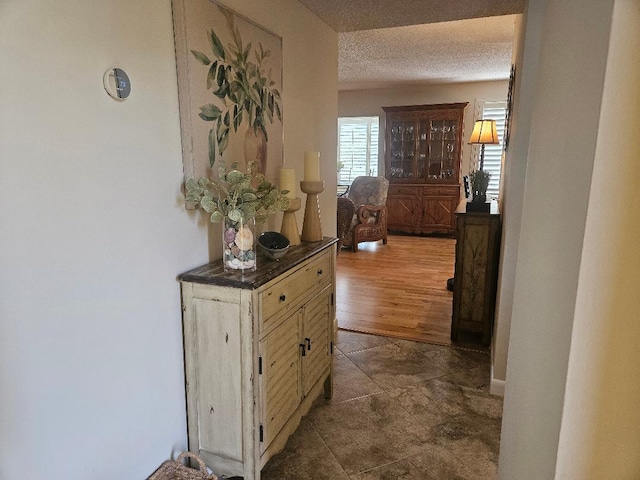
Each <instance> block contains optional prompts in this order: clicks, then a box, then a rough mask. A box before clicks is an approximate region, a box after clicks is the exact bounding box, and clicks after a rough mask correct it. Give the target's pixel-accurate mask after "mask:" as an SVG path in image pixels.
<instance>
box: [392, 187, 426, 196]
mask: <svg viewBox="0 0 640 480" xmlns="http://www.w3.org/2000/svg"><path fill="white" fill-rule="evenodd" d="M421 191H422V187H409V186H405V185H394V184H390V185H389V195H412V196H415V195H420V192H421Z"/></svg>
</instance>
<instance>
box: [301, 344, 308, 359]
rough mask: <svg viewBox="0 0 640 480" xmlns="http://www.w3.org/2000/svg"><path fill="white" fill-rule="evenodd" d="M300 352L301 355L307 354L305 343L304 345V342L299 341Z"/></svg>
mask: <svg viewBox="0 0 640 480" xmlns="http://www.w3.org/2000/svg"><path fill="white" fill-rule="evenodd" d="M300 353H301V355H302V356H303V357H306V356H307V350H306V349H305V345H304V343H301V344H300Z"/></svg>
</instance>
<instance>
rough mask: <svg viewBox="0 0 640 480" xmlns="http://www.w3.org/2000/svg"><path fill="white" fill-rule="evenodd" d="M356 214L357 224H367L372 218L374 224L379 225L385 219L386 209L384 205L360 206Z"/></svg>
mask: <svg viewBox="0 0 640 480" xmlns="http://www.w3.org/2000/svg"><path fill="white" fill-rule="evenodd" d="M356 213H357V214H358V223H368V222H369V217H374V218H375V219H376V221H375V223H380V222H381V221H382V220H384V219H386V217H387V207H386V206H385V205H360V206H359V207H358V211H357V212H356Z"/></svg>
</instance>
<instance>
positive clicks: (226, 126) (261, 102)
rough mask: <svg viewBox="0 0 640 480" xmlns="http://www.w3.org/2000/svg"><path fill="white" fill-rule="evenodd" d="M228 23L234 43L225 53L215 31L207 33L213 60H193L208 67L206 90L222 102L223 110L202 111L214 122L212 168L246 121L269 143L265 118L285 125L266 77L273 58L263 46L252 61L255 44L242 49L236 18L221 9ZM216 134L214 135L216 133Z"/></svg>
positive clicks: (209, 106)
mask: <svg viewBox="0 0 640 480" xmlns="http://www.w3.org/2000/svg"><path fill="white" fill-rule="evenodd" d="M220 11H221V12H222V13H223V14H224V16H225V17H226V20H227V26H228V28H229V31H230V32H231V35H232V38H233V42H232V43H229V44H227V48H226V49H225V47H224V45H222V42H221V41H220V38H219V37H218V36H217V35H216V33H215V32H214V31H213V30H210V31H209V32H208V34H209V35H208V37H209V45H210V47H211V51H212V53H213V56H214V59H213V60H212V59H210V58H209V57H208V56H207V55H206V54H204V53H202V52H198V51H195V50H191V53H192V54H193V56H194V57H195V58H196V60H198V62H200V63H201V64H202V65H204V66H208V67H209V70H208V72H207V90H212V91H213V95H215V96H216V97H218V98H219V99H221V100H222V102H223V104H224V106H223V107H222V108H220V107H218V106H216V105H214V104H212V103H210V104H207V105H203V106H202V107H200V114H199V115H200V118H202V119H203V120H204V121H206V122H215V125H214V127H212V128H211V130H210V131H209V164H210V165H211V166H213V164H214V162H215V158H216V145H217V147H218V154H219V155H222V154H223V153H224V151H225V150H226V148H227V146H228V145H229V131H230V130H231V129H232V128H233V131H234V132H237V131H238V126H239V125H240V124H241V123H242V121H243V119H245V118H246V119H247V121H248V122H249V125H250V127H251V128H253V129H254V131H255V132H256V133H257V131H258V130H260V131H262V133H263V134H264V138H265V139H266V140H267V141H268V137H267V130H266V128H265V125H266V124H265V117H266V120H268V121H269V123H273V118H274V116H275V117H277V118H278V120H280V121H282V111H281V109H280V101H281V96H280V92H279V91H278V89H277V88H274V86H275V82H274V81H273V80H272V79H271V73H272V72H271V70H269V71H268V72H266V73H265V65H264V63H265V60H266V59H267V58H268V57H270V56H271V51H270V50H265V49H264V48H263V47H262V44H260V43H258V48H257V49H255V50H254V51H253V57H254V58H255V61H252V60H250V53H251V47H252V44H251V42H249V43H248V44H247V45H243V43H242V38H241V37H240V31H239V30H238V27H237V26H236V25H235V23H234V21H233V15H232V14H231V13H230V12H228V11H227V10H225V9H223V8H221V9H220ZM214 130H215V131H214Z"/></svg>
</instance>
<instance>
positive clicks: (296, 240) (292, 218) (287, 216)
mask: <svg viewBox="0 0 640 480" xmlns="http://www.w3.org/2000/svg"><path fill="white" fill-rule="evenodd" d="M301 206H302V200H300V198H291V199H289V207H288V208H287V209H286V210H285V211H284V215H283V216H282V226H281V227H280V233H281V234H282V235H284V236H285V237H287V238H288V239H289V243H290V245H291V246H294V245H300V233H299V230H298V222H297V221H296V212H297V211H298V210H300V207H301Z"/></svg>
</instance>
